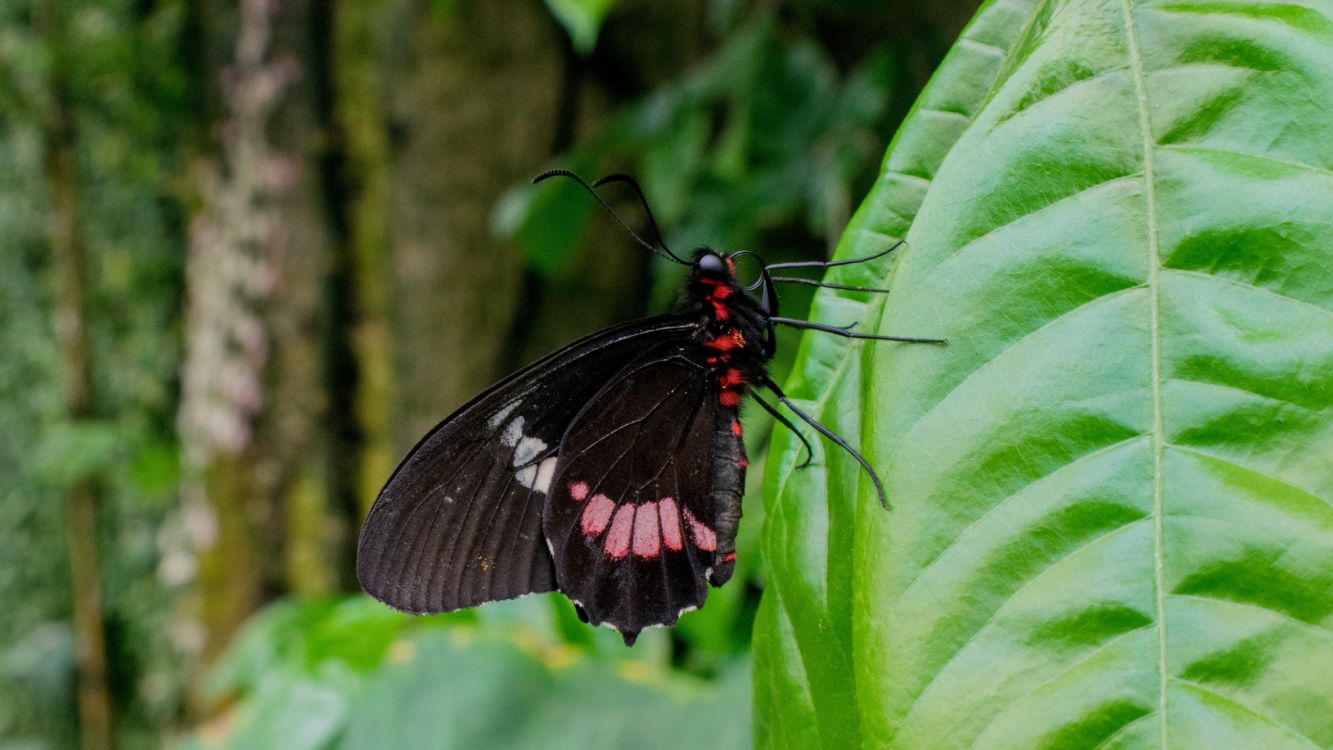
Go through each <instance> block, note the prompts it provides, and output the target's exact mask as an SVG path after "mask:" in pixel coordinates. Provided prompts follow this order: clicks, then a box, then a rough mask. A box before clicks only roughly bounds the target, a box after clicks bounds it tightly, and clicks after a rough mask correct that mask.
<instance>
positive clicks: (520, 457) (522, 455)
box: [505, 417, 546, 466]
mask: <svg viewBox="0 0 1333 750" xmlns="http://www.w3.org/2000/svg"><path fill="white" fill-rule="evenodd" d="M522 420H523V418H522V417H519V418H518V420H516V421H520V422H521V421H522ZM505 437H506V438H508V437H509V432H508V431H507V430H506V431H505ZM505 445H512V443H505ZM544 450H546V441H545V440H542V439H541V438H536V437H524V438H523V439H522V440H519V441H518V447H516V448H515V449H514V465H515V466H523V465H524V464H530V463H532V460H533V459H534V458H536V457H537V456H539V455H541V452H542V451H544Z"/></svg>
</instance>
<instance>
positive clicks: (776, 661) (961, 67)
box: [754, 0, 1034, 748]
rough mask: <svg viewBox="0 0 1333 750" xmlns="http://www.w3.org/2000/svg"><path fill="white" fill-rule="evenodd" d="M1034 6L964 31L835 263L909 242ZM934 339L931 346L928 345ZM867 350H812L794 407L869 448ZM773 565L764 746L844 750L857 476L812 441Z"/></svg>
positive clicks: (760, 674) (784, 495)
mask: <svg viewBox="0 0 1333 750" xmlns="http://www.w3.org/2000/svg"><path fill="white" fill-rule="evenodd" d="M1033 4H1034V2H1032V0H1028V1H1026V2H1018V3H1008V4H992V5H990V6H987V7H986V8H984V9H983V10H982V11H981V12H980V13H979V14H978V15H977V17H976V18H975V19H974V20H973V21H972V23H971V24H970V25H969V27H968V28H967V30H966V31H964V33H963V35H962V37H961V39H960V40H959V42H958V44H957V45H955V47H954V49H953V50H952V51H951V52H950V53H949V55H948V57H947V58H946V59H945V61H944V63H943V64H942V65H941V66H940V68H939V70H937V71H936V73H935V76H934V78H933V79H932V81H931V83H930V85H929V86H927V87H926V90H925V91H924V92H923V93H922V95H921V97H920V99H918V101H917V103H916V105H915V107H914V108H913V110H912V112H911V113H910V114H909V115H908V116H907V118H906V119H905V120H904V122H903V125H902V127H901V128H900V129H899V131H898V134H897V136H895V138H894V140H893V143H892V144H891V145H890V147H889V152H888V155H887V157H886V158H885V161H884V167H883V170H882V172H881V176H880V178H879V180H878V181H877V182H876V184H875V186H874V188H873V189H872V190H871V193H870V195H869V197H867V199H866V200H865V202H864V203H863V204H862V205H861V208H860V209H859V210H858V211H857V213H856V215H855V216H854V217H853V218H852V221H851V223H850V224H849V225H848V227H847V229H846V231H845V232H844V233H843V236H842V241H841V242H840V243H839V246H838V251H837V255H838V257H843V258H847V257H860V256H865V255H871V254H874V253H877V252H879V251H881V250H883V249H884V248H886V247H889V246H890V245H892V244H893V243H894V242H895V241H896V240H897V239H898V238H900V237H902V236H904V235H905V234H906V233H907V229H908V227H909V226H910V223H911V220H912V217H913V216H914V215H915V213H916V210H917V207H918V206H919V205H920V204H921V201H922V200H923V198H924V197H925V195H926V193H927V191H928V190H929V188H930V186H931V179H932V178H933V176H934V174H935V172H936V171H937V170H938V169H939V165H940V162H941V161H942V160H943V158H944V156H945V155H946V154H947V153H948V152H949V149H950V148H951V147H952V146H953V144H954V143H955V142H956V140H957V139H958V137H959V136H960V135H961V134H962V133H963V131H964V130H965V129H966V127H967V125H968V124H969V122H970V121H971V113H973V112H975V111H976V110H977V109H978V108H979V107H980V106H981V103H982V102H983V101H984V99H985V97H986V96H987V95H988V93H989V90H990V88H991V86H992V82H993V81H995V80H996V77H997V76H998V75H999V72H1000V70H1001V68H1002V67H1003V64H1004V59H1003V55H1001V54H997V52H998V51H1002V50H1004V49H1007V48H1009V47H1011V46H1013V45H1014V44H1015V43H1016V40H1017V37H1018V35H1019V33H1020V27H1019V26H1018V25H1016V24H1015V23H1014V19H1015V18H1020V17H1023V16H1024V15H1025V14H1026V13H1027V9H1028V8H1029V7H1031V6H1032V5H1033ZM885 275H886V270H885V269H884V268H883V267H882V266H880V265H879V264H865V265H851V266H843V267H841V268H839V269H837V271H836V272H835V273H833V274H831V275H830V278H831V279H832V280H834V281H838V282H841V283H846V284H862V285H870V286H879V285H882V284H883V282H884V276H885ZM879 302H880V300H877V299H873V298H871V297H870V296H868V295H865V294H856V293H850V292H833V291H828V290H824V291H821V292H820V294H819V295H818V296H817V297H816V300H815V304H814V306H813V307H812V309H811V318H812V319H815V320H822V321H825V322H830V323H835V324H839V325H845V324H847V323H849V322H854V321H866V320H872V319H874V317H875V316H876V315H877V313H875V312H874V310H873V306H874V305H877V304H879ZM927 333H928V332H927ZM861 352H862V348H861V347H858V346H853V345H849V344H848V342H847V341H845V340H844V339H840V338H837V337H834V336H809V337H807V338H806V339H805V341H804V342H803V344H802V348H801V351H800V354H799V356H798V359H797V363H796V365H795V367H794V368H793V371H792V375H791V378H790V379H789V380H788V382H787V385H786V390H787V393H788V394H789V395H790V396H792V397H793V398H794V399H795V400H796V401H798V402H800V403H801V404H802V405H804V406H805V407H806V408H807V409H808V410H809V411H811V412H812V413H813V414H814V415H815V416H816V417H818V418H819V419H820V420H821V421H822V422H823V423H824V424H825V425H827V426H829V427H830V428H832V429H833V430H834V431H836V432H837V433H838V434H840V435H842V436H843V437H844V438H846V439H847V440H849V441H851V442H852V444H857V443H859V442H860V439H859V435H860V419H861V415H860V413H859V411H858V404H859V403H860V393H861V378H862V375H861V368H862V362H861V356H860V354H861ZM774 435H775V440H774V444H773V447H772V449H771V451H770V454H769V456H770V458H769V462H768V466H767V467H766V468H767V470H768V476H767V480H768V481H767V483H766V484H767V486H768V488H769V490H770V493H771V494H770V499H769V506H768V514H769V515H768V523H767V525H766V527H765V529H764V543H763V553H764V561H765V564H766V568H767V569H768V571H769V576H768V578H767V579H766V581H765V586H764V597H763V600H762V601H761V603H760V608H759V615H758V618H757V621H756V625H755V635H754V652H755V712H756V716H755V731H756V742H757V744H758V745H760V746H774V747H799V748H805V747H820V746H824V747H841V746H850V745H855V744H858V743H859V742H860V738H861V736H862V735H861V729H860V726H861V719H860V715H859V712H858V708H857V704H856V701H857V694H856V679H855V660H854V657H853V653H852V612H853V599H852V597H853V591H852V572H853V566H854V560H853V557H852V555H851V551H852V547H853V542H854V532H855V528H856V520H855V513H856V501H855V495H856V486H857V482H858V481H860V474H859V472H860V468H859V467H858V466H857V464H856V463H855V462H854V461H852V460H851V459H850V458H848V457H847V456H846V455H845V454H843V453H841V452H840V451H837V450H834V451H831V452H830V451H828V450H826V448H827V445H826V444H825V443H822V442H818V441H813V440H812V447H813V448H814V450H815V461H814V463H813V465H812V466H810V467H808V468H805V469H802V470H800V471H795V470H794V467H795V466H796V464H797V463H799V462H800V460H801V459H802V455H801V451H802V448H801V444H800V443H799V442H798V441H796V440H795V439H794V438H793V437H792V436H791V434H790V433H789V432H788V431H786V430H775V431H774Z"/></svg>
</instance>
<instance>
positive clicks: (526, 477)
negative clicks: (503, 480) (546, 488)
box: [514, 466, 537, 489]
mask: <svg viewBox="0 0 1333 750" xmlns="http://www.w3.org/2000/svg"><path fill="white" fill-rule="evenodd" d="M514 477H515V478H516V479H518V483H519V484H521V485H523V486H524V487H527V488H528V489H532V485H533V483H534V482H535V481H536V480H537V467H536V466H524V467H523V468H521V469H519V470H518V471H516V472H514Z"/></svg>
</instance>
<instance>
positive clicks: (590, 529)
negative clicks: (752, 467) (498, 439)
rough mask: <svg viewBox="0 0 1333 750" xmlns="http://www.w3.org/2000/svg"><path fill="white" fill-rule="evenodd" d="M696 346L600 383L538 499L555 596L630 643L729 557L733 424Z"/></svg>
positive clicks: (656, 353) (734, 507)
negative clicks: (723, 461)
mask: <svg viewBox="0 0 1333 750" xmlns="http://www.w3.org/2000/svg"><path fill="white" fill-rule="evenodd" d="M698 350H699V346H698V345H697V344H696V343H694V342H692V341H691V342H668V343H665V344H661V345H658V346H657V347H655V348H653V349H652V350H650V351H648V352H646V353H644V354H643V355H642V356H640V357H639V358H638V359H636V360H635V361H633V362H631V363H630V364H629V365H628V366H626V368H625V369H624V370H622V371H621V372H619V373H617V374H616V375H615V376H614V377H612V378H611V379H609V380H608V382H607V383H606V384H605V387H603V388H602V389H601V390H600V391H599V392H598V393H597V394H596V396H594V397H593V398H592V399H591V400H590V401H589V402H588V405H587V406H586V407H585V408H584V409H583V411H582V412H581V413H580V415H579V416H578V417H577V418H576V419H575V420H574V423H573V424H572V425H570V428H569V430H568V432H567V433H566V434H565V438H564V442H563V444H562V448H561V452H560V458H559V462H558V464H557V467H556V471H555V476H554V478H553V481H552V483H551V487H550V496H549V498H548V499H547V505H546V522H545V532H546V537H547V539H548V541H549V543H550V545H551V553H552V557H553V558H554V560H555V566H556V572H557V580H558V582H559V587H560V590H561V591H562V592H563V593H564V594H565V595H566V596H568V597H569V598H570V599H572V600H573V601H574V602H576V603H577V604H579V605H580V606H581V607H582V608H583V610H584V611H585V612H586V614H587V616H588V618H589V619H590V620H591V621H592V622H594V623H606V624H609V625H612V626H613V627H615V628H616V629H618V630H620V631H621V632H622V633H625V634H626V635H627V636H629V638H630V639H632V638H633V636H634V634H637V632H638V631H639V630H641V629H642V628H644V627H649V626H653V625H671V624H673V623H674V622H675V621H676V619H677V618H678V617H679V615H680V613H681V612H682V611H686V610H689V609H694V608H696V607H699V606H701V605H702V604H703V602H704V598H705V597H706V596H707V576H708V572H709V571H710V570H711V569H712V568H714V565H715V561H717V560H719V559H726V560H727V563H728V571H729V570H730V568H729V563H730V557H734V555H730V556H728V555H729V554H730V553H731V552H732V551H733V550H734V539H735V522H736V521H738V520H739V493H738V492H737V493H731V492H730V491H729V490H728V488H730V487H732V486H735V487H737V488H738V487H739V486H740V482H739V481H738V480H737V477H739V476H741V475H742V473H743V453H741V452H740V451H741V450H742V449H741V447H740V437H739V429H738V427H737V429H735V430H734V431H733V429H732V427H731V425H732V423H733V421H734V417H735V409H734V408H723V407H720V406H719V405H718V403H717V398H718V396H717V391H716V388H714V387H713V383H712V380H711V379H710V378H708V377H705V376H704V375H705V371H706V368H705V364H704V359H705V353H703V352H700V351H698ZM728 439H729V440H730V441H731V443H729V444H727V445H723V446H722V447H723V448H724V450H723V451H721V452H722V453H725V454H726V456H727V457H728V460H730V461H731V463H730V465H729V468H728V469H727V470H724V471H723V472H722V473H721V474H719V471H718V468H719V465H718V462H717V457H718V455H719V451H718V450H717V448H718V445H717V443H718V442H719V441H722V442H724V443H725V442H726V441H727V440H728ZM733 498H734V499H733ZM719 504H721V505H725V506H726V507H725V508H720V507H718V505H719ZM719 516H721V517H723V518H724V519H726V520H725V522H724V527H723V528H718V526H717V520H716V519H717V518H718V517H719Z"/></svg>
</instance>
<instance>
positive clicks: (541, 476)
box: [532, 456, 555, 495]
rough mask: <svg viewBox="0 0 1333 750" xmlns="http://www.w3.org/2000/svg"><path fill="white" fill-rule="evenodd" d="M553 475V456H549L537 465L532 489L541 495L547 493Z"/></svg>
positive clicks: (549, 489)
mask: <svg viewBox="0 0 1333 750" xmlns="http://www.w3.org/2000/svg"><path fill="white" fill-rule="evenodd" d="M554 475H555V456H549V457H547V458H546V459H544V460H543V461H542V462H541V464H540V465H539V466H538V467H537V481H536V482H534V483H533V485H532V489H534V490H537V491H538V492H540V493H542V494H543V495H545V494H547V493H548V492H550V491H551V477H552V476H554Z"/></svg>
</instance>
